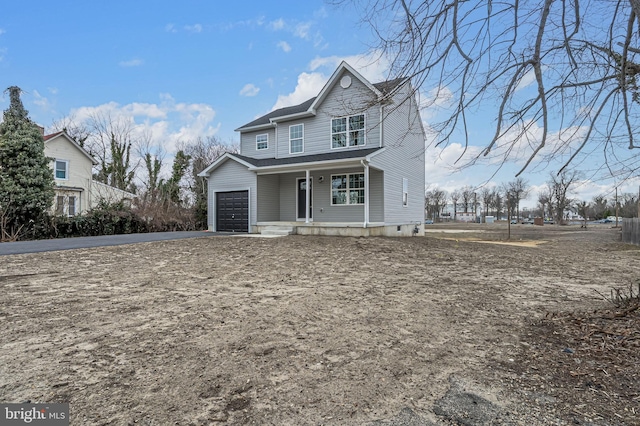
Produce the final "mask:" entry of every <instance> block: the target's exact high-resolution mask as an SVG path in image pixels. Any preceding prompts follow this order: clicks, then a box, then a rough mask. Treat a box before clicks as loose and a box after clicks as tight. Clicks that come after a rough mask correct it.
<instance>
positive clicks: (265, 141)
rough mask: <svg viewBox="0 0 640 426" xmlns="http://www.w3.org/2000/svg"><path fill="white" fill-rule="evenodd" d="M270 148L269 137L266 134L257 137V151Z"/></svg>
mask: <svg viewBox="0 0 640 426" xmlns="http://www.w3.org/2000/svg"><path fill="white" fill-rule="evenodd" d="M267 148H269V135H268V134H267V133H265V134H264V135H257V136H256V150H258V151H259V150H261V149H267Z"/></svg>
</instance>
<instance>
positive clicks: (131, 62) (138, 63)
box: [118, 58, 144, 68]
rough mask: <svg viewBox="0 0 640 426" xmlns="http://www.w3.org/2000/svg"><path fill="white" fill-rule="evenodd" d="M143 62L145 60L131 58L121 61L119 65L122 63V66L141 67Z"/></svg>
mask: <svg viewBox="0 0 640 426" xmlns="http://www.w3.org/2000/svg"><path fill="white" fill-rule="evenodd" d="M142 64H144V61H143V60H142V59H137V58H135V59H130V60H128V61H121V62H120V63H119V64H118V65H120V66H121V67H125V68H129V67H139V66H141V65H142Z"/></svg>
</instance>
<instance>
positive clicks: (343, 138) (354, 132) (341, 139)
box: [331, 114, 365, 148]
mask: <svg viewBox="0 0 640 426" xmlns="http://www.w3.org/2000/svg"><path fill="white" fill-rule="evenodd" d="M364 143H365V141H364V114H358V115H352V116H349V117H340V118H334V119H332V120H331V148H345V147H347V146H360V145H364Z"/></svg>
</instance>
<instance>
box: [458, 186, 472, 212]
mask: <svg viewBox="0 0 640 426" xmlns="http://www.w3.org/2000/svg"><path fill="white" fill-rule="evenodd" d="M473 195H474V192H473V188H472V187H470V186H465V187H464V188H462V190H461V191H460V196H461V197H462V207H464V212H465V213H467V212H469V205H471V207H473Z"/></svg>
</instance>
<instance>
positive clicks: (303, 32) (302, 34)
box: [293, 22, 311, 40]
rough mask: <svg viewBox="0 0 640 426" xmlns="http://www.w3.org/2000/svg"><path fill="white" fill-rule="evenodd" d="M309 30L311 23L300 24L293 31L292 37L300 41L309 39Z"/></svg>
mask: <svg viewBox="0 0 640 426" xmlns="http://www.w3.org/2000/svg"><path fill="white" fill-rule="evenodd" d="M310 29H311V22H301V23H299V24H297V25H296V26H295V28H294V29H293V35H294V36H296V37H298V38H301V39H305V40H307V39H309V30H310Z"/></svg>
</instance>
